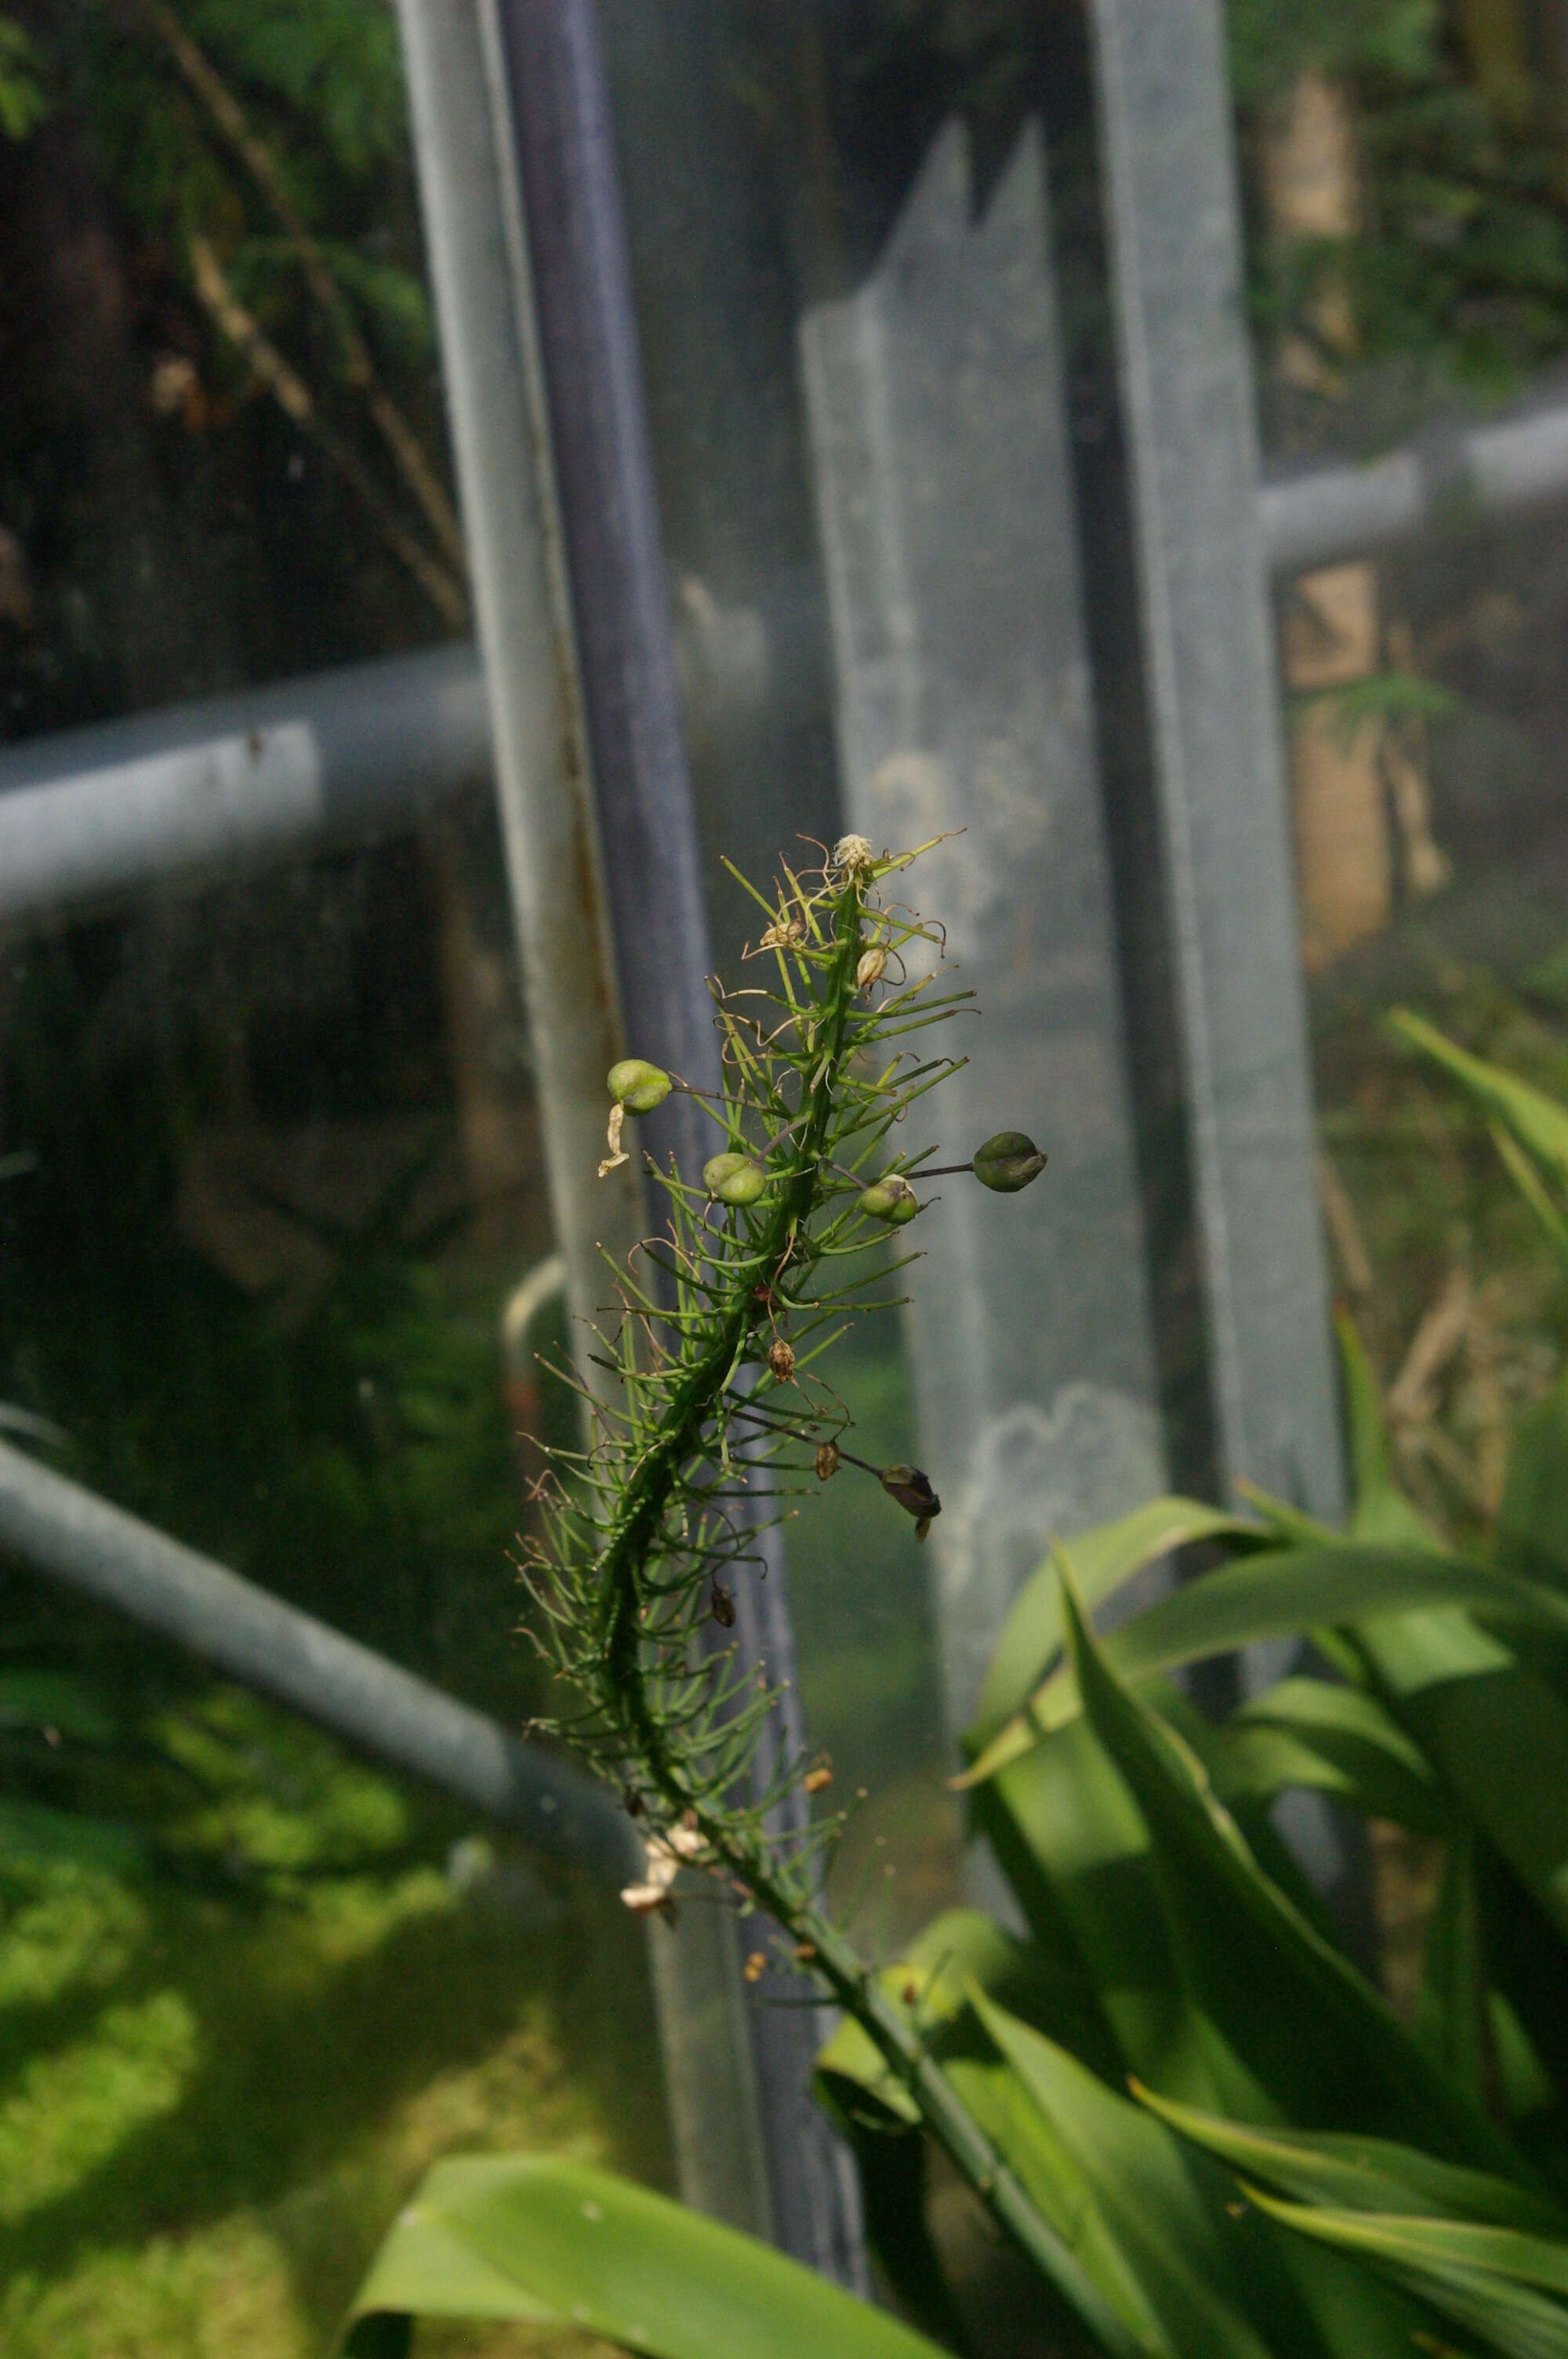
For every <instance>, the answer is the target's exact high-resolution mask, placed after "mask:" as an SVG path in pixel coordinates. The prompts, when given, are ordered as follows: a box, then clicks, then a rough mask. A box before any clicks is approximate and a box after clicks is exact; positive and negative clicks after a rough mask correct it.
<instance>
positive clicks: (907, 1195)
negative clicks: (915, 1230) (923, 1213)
mask: <svg viewBox="0 0 1568 2359" xmlns="http://www.w3.org/2000/svg"><path fill="white" fill-rule="evenodd" d="M860 1210H861V1212H869V1213H870V1214H871V1218H872V1219H873V1220H874V1221H891V1222H892V1225H893V1227H894V1228H899V1229H901V1228H902V1227H903V1224H904V1223H905V1221H913V1220H914V1216H915V1214H916V1212H919V1210H920V1200H919V1198H918V1197H917V1196H916V1195H915V1192H914V1189H913V1188H912V1187H911V1186H910V1184H909V1182H908V1180H905V1179H904V1178H903V1176H902V1175H901V1174H900V1173H899V1172H897V1171H890V1172H889V1173H888V1175H887V1177H886V1179H885V1180H872V1182H871V1186H870V1187H869V1188H863V1189H862V1190H860Z"/></svg>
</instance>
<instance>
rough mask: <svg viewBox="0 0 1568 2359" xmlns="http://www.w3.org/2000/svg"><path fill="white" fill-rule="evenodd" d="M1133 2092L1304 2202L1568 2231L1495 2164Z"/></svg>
mask: <svg viewBox="0 0 1568 2359" xmlns="http://www.w3.org/2000/svg"><path fill="white" fill-rule="evenodd" d="M1133 2094H1134V2095H1135V2096H1136V2097H1137V2099H1138V2101H1139V2103H1140V2104H1143V2105H1146V2106H1147V2107H1148V2108H1149V2110H1150V2111H1151V2112H1152V2113H1155V2114H1158V2115H1159V2116H1160V2119H1161V2120H1162V2122H1167V2123H1169V2125H1170V2126H1171V2127H1172V2129H1173V2130H1175V2131H1177V2132H1178V2133H1179V2134H1180V2136H1183V2137H1184V2138H1187V2139H1189V2140H1190V2141H1191V2142H1192V2144H1193V2145H1195V2146H1197V2147H1202V2148H1203V2150H1204V2152H1205V2153H1206V2154H1212V2155H1215V2156H1217V2158H1218V2159H1219V2160H1220V2161H1222V2162H1224V2163H1227V2164H1228V2165H1229V2167H1230V2168H1231V2169H1233V2170H1235V2171H1238V2172H1244V2173H1246V2174H1247V2176H1249V2178H1252V2179H1261V2180H1266V2181H1267V2182H1268V2184H1269V2185H1270V2186H1271V2187H1278V2188H1282V2189H1283V2190H1284V2191H1285V2192H1286V2193H1287V2194H1290V2195H1293V2196H1296V2197H1298V2198H1299V2199H1300V2200H1301V2201H1303V2203H1322V2204H1326V2205H1330V2206H1336V2207H1338V2208H1340V2209H1342V2210H1351V2211H1361V2212H1400V2213H1415V2212H1421V2213H1429V2214H1431V2215H1432V2216H1433V2217H1435V2218H1439V2219H1444V2220H1459V2219H1466V2218H1468V2219H1471V2220H1481V2221H1487V2222H1490V2223H1493V2224H1494V2225H1495V2226H1498V2227H1504V2228H1510V2229H1517V2230H1521V2231H1523V2232H1525V2233H1527V2234H1539V2235H1545V2236H1556V2237H1561V2236H1563V2235H1568V2212H1563V2209H1562V2207H1561V2205H1559V2204H1557V2203H1554V2202H1552V2201H1551V2200H1550V2198H1549V2197H1547V2196H1545V2195H1541V2194H1538V2193H1537V2192H1536V2191H1535V2190H1532V2189H1530V2188H1529V2187H1525V2186H1522V2185H1521V2184H1519V2181H1518V2180H1512V2179H1499V2178H1498V2176H1497V2175H1496V2173H1495V2172H1492V2171H1485V2170H1470V2169H1465V2168H1463V2167H1462V2166H1459V2165H1456V2164H1454V2163H1449V2162H1441V2161H1439V2160H1438V2159H1437V2158H1436V2157H1435V2156H1433V2155H1430V2154H1427V2153H1424V2152H1423V2151H1422V2149H1421V2148H1419V2147H1412V2146H1401V2145H1400V2144H1398V2143H1397V2142H1396V2141H1395V2140H1393V2139H1390V2138H1379V2137H1359V2136H1346V2134H1345V2133H1343V2132H1341V2131H1334V2130H1289V2129H1268V2128H1265V2129H1260V2128H1257V2127H1255V2126H1253V2125H1249V2124H1248V2123H1245V2122H1230V2121H1221V2120H1220V2119H1219V2118H1218V2117H1217V2115H1215V2114H1204V2113H1199V2112H1197V2111H1195V2109H1194V2108H1193V2107H1192V2106H1190V2105H1182V2104H1175V2103H1173V2101H1172V2100H1171V2099H1170V2098H1168V2097H1161V2096H1157V2095H1155V2093H1153V2092H1152V2090H1149V2089H1145V2088H1141V2087H1138V2086H1136V2085H1135V2087H1134V2090H1133Z"/></svg>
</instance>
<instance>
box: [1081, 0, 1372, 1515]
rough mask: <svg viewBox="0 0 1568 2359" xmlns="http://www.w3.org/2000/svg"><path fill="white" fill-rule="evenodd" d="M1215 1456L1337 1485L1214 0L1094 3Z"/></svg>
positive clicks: (1326, 1496)
mask: <svg viewBox="0 0 1568 2359" xmlns="http://www.w3.org/2000/svg"><path fill="white" fill-rule="evenodd" d="M1093 22H1094V30H1095V49H1096V69H1097V80H1098V95H1099V105H1100V114H1101V121H1102V126H1103V129H1102V136H1103V142H1104V156H1105V170H1106V180H1107V202H1108V217H1109V224H1110V246H1111V264H1112V277H1113V282H1114V283H1113V296H1114V301H1115V310H1116V321H1117V329H1118V347H1119V363H1120V373H1121V386H1122V399H1123V405H1124V409H1125V413H1126V418H1127V429H1128V442H1129V450H1130V463H1131V481H1132V506H1133V519H1134V529H1135V540H1136V554H1137V564H1138V573H1139V595H1140V604H1141V620H1142V630H1143V645H1144V660H1145V663H1146V665H1147V668H1148V674H1149V679H1150V682H1151V696H1152V713H1153V724H1154V758H1155V771H1156V795H1157V799H1158V803H1159V808H1160V814H1161V820H1162V837H1163V853H1164V863H1165V880H1164V881H1165V891H1166V894H1167V896H1168V898H1169V905H1170V908H1171V913H1172V934H1173V941H1174V946H1175V964H1176V972H1177V989H1178V998H1179V1003H1180V1013H1181V1029H1182V1038H1183V1047H1184V1062H1185V1071H1186V1089H1187V1102H1188V1109H1189V1119H1190V1125H1191V1135H1192V1138H1193V1142H1194V1154H1195V1167H1196V1169H1195V1185H1196V1192H1197V1200H1198V1217H1199V1225H1200V1229H1201V1233H1202V1239H1203V1246H1204V1283H1205V1290H1206V1311H1207V1320H1206V1324H1207V1331H1208V1345H1209V1353H1210V1360H1211V1368H1212V1386H1213V1392H1214V1399H1215V1412H1216V1415H1215V1423H1216V1428H1217V1445H1218V1451H1219V1455H1220V1459H1221V1470H1220V1471H1221V1473H1222V1474H1223V1475H1224V1476H1226V1477H1227V1478H1234V1477H1236V1476H1238V1475H1247V1476H1250V1477H1251V1478H1252V1480H1254V1481H1255V1482H1259V1483H1261V1484H1264V1485H1265V1486H1266V1487H1268V1488H1269V1489H1271V1490H1274V1491H1278V1492H1281V1493H1282V1494H1283V1495H1286V1496H1288V1497H1292V1498H1295V1499H1298V1500H1300V1501H1301V1503H1302V1504H1303V1506H1309V1507H1311V1508H1312V1509H1313V1510H1314V1512H1315V1513H1316V1514H1319V1515H1323V1516H1327V1517H1335V1516H1336V1515H1337V1514H1338V1513H1339V1512H1340V1510H1341V1509H1342V1507H1343V1505H1344V1473H1343V1468H1342V1464H1341V1458H1340V1445H1339V1430H1338V1416H1337V1410H1336V1388H1335V1378H1334V1368H1333V1362H1332V1357H1331V1352H1330V1343H1329V1333H1328V1281H1327V1271H1326V1266H1325V1256H1324V1249H1323V1240H1322V1235H1321V1231H1320V1227H1319V1222H1318V1214H1317V1208H1316V1202H1315V1199H1314V1187H1313V1132H1312V1093H1311V1084H1310V1080H1309V1075H1308V1067H1307V1054H1306V1018H1305V1003H1304V995H1303V984H1302V979H1301V973H1300V967H1299V962H1298V959H1297V953H1296V934H1297V926H1296V909H1295V893H1294V886H1293V883H1292V866H1291V854H1290V844H1289V832H1288V827H1287V821H1286V806H1285V785H1284V765H1283V754H1282V748H1281V735H1280V719H1279V695H1278V688H1277V683H1276V680H1275V676H1274V667H1273V660H1272V654H1271V632H1270V617H1269V608H1268V600H1267V591H1266V582H1265V574H1264V565H1263V550H1262V546H1261V539H1260V530H1259V510H1258V450H1257V434H1256V426H1255V422H1254V417H1253V402H1252V375H1251V359H1250V354H1249V350H1248V345H1247V336H1246V329H1245V325H1244V321H1243V316H1242V306H1241V255H1240V237H1239V229H1238V207H1237V198H1236V189H1235V181H1234V166H1233V162H1232V155H1231V138H1230V125H1229V116H1228V106H1227V83H1226V77H1225V64H1224V49H1223V43H1222V39H1221V27H1220V16H1219V9H1218V5H1217V0H1162V5H1160V6H1159V7H1158V8H1152V9H1151V8H1143V7H1139V6H1137V5H1134V0H1094V8H1093Z"/></svg>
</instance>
